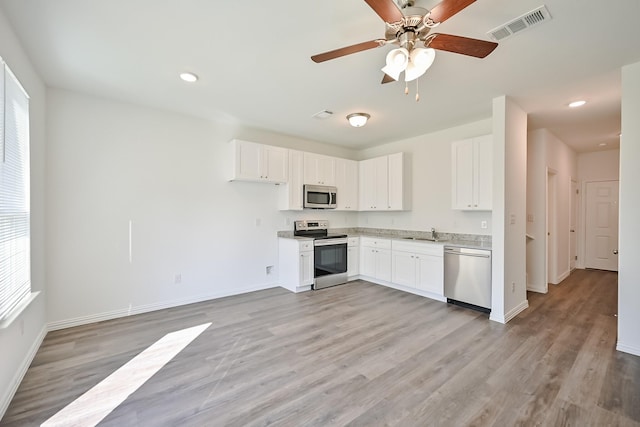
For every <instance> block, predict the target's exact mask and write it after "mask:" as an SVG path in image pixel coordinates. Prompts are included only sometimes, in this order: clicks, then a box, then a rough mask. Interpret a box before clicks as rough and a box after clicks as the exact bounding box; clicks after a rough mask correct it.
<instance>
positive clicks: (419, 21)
mask: <svg viewBox="0 0 640 427" xmlns="http://www.w3.org/2000/svg"><path fill="white" fill-rule="evenodd" d="M365 2H366V3H367V4H368V5H369V6H370V7H371V8H372V9H373V10H374V12H376V13H377V14H378V16H380V18H382V20H383V21H384V22H385V24H386V30H385V37H384V38H383V39H375V40H371V41H366V42H363V43H358V44H354V45H351V46H347V47H343V48H340V49H335V50H331V51H329V52H324V53H320V54H318V55H313V56H312V57H311V59H312V60H313V61H314V62H316V63H319V62H324V61H328V60H330V59H335V58H340V57H341V56H346V55H351V54H352V53H357V52H362V51H364V50H368V49H373V48H376V47H381V46H386V45H388V44H393V45H398V46H400V47H399V48H397V49H394V50H392V51H390V52H389V53H388V54H387V58H386V66H385V67H383V68H382V71H383V72H384V73H385V74H384V77H383V79H382V83H388V82H392V81H397V80H398V78H399V76H400V73H402V72H403V71H404V73H405V81H411V80H414V79H416V78H418V77H420V76H421V75H422V74H424V73H425V72H426V70H427V69H428V68H429V67H430V66H431V64H432V63H433V60H434V58H435V50H434V49H437V50H445V51H448V52H454V53H459V54H462V55H468V56H474V57H476V58H484V57H486V56H487V55H489V54H490V53H491V52H493V50H494V49H495V48H496V47H497V46H498V44H497V43H494V42H489V41H485V40H478V39H471V38H468V37H462V36H454V35H451V34H441V33H431V30H432V29H434V28H435V27H437V26H438V25H440V24H441V23H442V22H444V21H446V20H447V19H449V18H451V17H452V16H453V15H455V14H456V13H458V12H460V11H461V10H462V9H464V8H466V7H467V6H469V5H470V4H472V3H474V2H475V0H444V1H442V2H441V3H440V4H438V5H436V6H435V7H434V8H433V9H431V10H430V11H429V10H427V9H424V8H421V7H414V1H413V0H398V5H396V3H395V2H394V0H365ZM418 43H422V44H423V45H424V48H419V47H417V45H418ZM405 93H408V90H406V89H405ZM417 99H418V98H416V100H417Z"/></svg>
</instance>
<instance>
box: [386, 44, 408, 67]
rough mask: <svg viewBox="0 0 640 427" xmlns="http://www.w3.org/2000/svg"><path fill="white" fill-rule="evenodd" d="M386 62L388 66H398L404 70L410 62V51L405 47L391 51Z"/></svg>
mask: <svg viewBox="0 0 640 427" xmlns="http://www.w3.org/2000/svg"><path fill="white" fill-rule="evenodd" d="M386 63H387V67H393V68H397V69H399V70H400V71H401V72H402V70H404V69H405V68H406V67H407V64H408V63H409V51H408V50H407V49H405V48H403V47H399V48H397V49H393V50H391V51H389V53H387V58H386Z"/></svg>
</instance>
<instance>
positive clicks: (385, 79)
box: [380, 73, 396, 85]
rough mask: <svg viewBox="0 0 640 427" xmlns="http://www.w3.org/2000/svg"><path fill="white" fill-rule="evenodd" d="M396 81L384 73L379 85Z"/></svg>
mask: <svg viewBox="0 0 640 427" xmlns="http://www.w3.org/2000/svg"><path fill="white" fill-rule="evenodd" d="M395 81H396V80H395V79H394V78H393V77H391V76H390V75H389V74H387V73H384V76H383V77H382V81H381V82H380V84H382V85H383V84H385V83H391V82H395Z"/></svg>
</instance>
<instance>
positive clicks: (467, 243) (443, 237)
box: [278, 227, 491, 250]
mask: <svg viewBox="0 0 640 427" xmlns="http://www.w3.org/2000/svg"><path fill="white" fill-rule="evenodd" d="M329 233H330V234H346V235H347V236H349V237H378V238H384V239H393V240H405V239H407V238H415V239H416V240H415V241H416V242H426V243H430V244H440V245H443V246H457V247H464V248H474V249H487V250H491V236H489V235H481V234H456V233H439V232H436V236H437V240H436V241H431V240H420V239H429V238H430V237H431V232H430V231H416V230H391V229H385V228H365V227H354V228H330V229H329ZM278 237H283V238H287V239H300V240H303V239H309V238H308V237H300V236H294V235H293V231H279V232H278ZM407 240H410V239H407Z"/></svg>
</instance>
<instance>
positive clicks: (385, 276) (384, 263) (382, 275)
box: [375, 249, 391, 282]
mask: <svg viewBox="0 0 640 427" xmlns="http://www.w3.org/2000/svg"><path fill="white" fill-rule="evenodd" d="M375 278H376V279H380V280H385V281H387V282H390V281H391V250H390V249H376V275H375Z"/></svg>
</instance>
